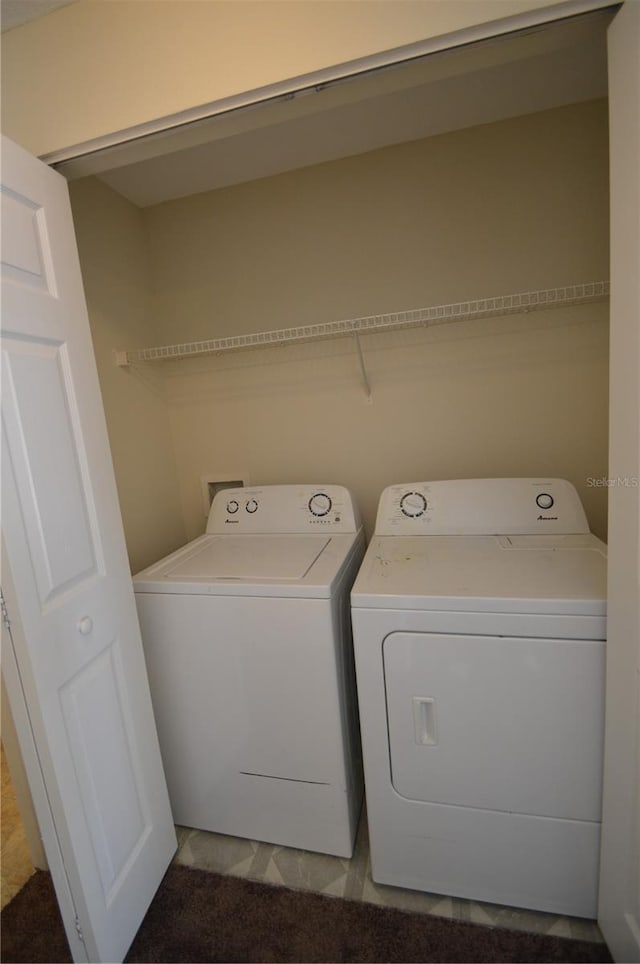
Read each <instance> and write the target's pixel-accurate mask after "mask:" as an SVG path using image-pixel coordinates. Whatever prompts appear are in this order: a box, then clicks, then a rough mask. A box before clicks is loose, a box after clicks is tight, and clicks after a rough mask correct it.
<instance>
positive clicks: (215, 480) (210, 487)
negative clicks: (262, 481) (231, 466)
mask: <svg viewBox="0 0 640 964" xmlns="http://www.w3.org/2000/svg"><path fill="white" fill-rule="evenodd" d="M200 481H201V483H202V505H203V508H204V514H205V517H206V518H209V509H210V508H211V503H212V502H213V499H214V497H215V495H216V494H217V493H218V492H220V491H221V490H222V489H239V488H244V486H246V485H248V484H249V480H248V478H246V477H245V478H242V477H235V476H233V475H232V474H229V475H216V476H212V475H207V476H203V477H202V479H201V480H200Z"/></svg>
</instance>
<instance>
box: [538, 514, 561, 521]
mask: <svg viewBox="0 0 640 964" xmlns="http://www.w3.org/2000/svg"><path fill="white" fill-rule="evenodd" d="M538 521H542V522H557V521H558V516H557V515H539V516H538Z"/></svg>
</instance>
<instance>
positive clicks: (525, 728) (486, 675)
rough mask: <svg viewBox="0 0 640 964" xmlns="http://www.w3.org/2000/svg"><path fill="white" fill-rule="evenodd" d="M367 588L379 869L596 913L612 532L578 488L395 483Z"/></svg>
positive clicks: (431, 883) (358, 625)
mask: <svg viewBox="0 0 640 964" xmlns="http://www.w3.org/2000/svg"><path fill="white" fill-rule="evenodd" d="M351 599H352V622H353V631H354V649H355V659H356V676H357V684H358V699H359V705H360V725H361V733H362V747H363V758H364V771H365V787H366V796H367V814H368V820H369V835H370V843H371V859H372V872H373V878H374V880H376V881H379V882H380V883H384V884H394V885H396V886H401V887H408V888H415V889H417V890H424V891H430V892H433V893H438V894H450V895H456V896H459V897H466V898H470V899H474V900H480V901H489V902H497V903H501V904H507V905H511V906H520V907H527V908H531V909H537V910H543V911H551V912H554V913H561V914H571V915H577V916H582V917H595V916H596V906H597V904H596V901H597V885H598V856H599V841H600V819H601V787H602V754H603V729H604V672H605V629H606V547H605V545H604V544H603V543H602V542H601V541H600V540H599V539H597V538H596V537H595V536H594V535H592V534H591V533H590V532H589V527H588V523H587V520H586V517H585V514H584V510H583V508H582V505H581V503H580V500H579V497H578V495H577V493H576V491H575V489H574V488H573V486H572V485H570V484H569V483H568V482H565V481H563V480H559V479H552V480H549V479H480V480H456V481H449V482H430V483H426V482H424V483H419V484H409V485H396V486H391V487H390V488H388V489H385V491H384V492H383V494H382V496H381V499H380V502H379V507H378V516H377V522H376V531H375V534H374V537H373V539H372V540H371V543H370V545H369V548H368V550H367V553H366V556H365V559H364V561H363V564H362V567H361V569H360V573H359V575H358V577H357V579H356V582H355V584H354V587H353V590H352V596H351Z"/></svg>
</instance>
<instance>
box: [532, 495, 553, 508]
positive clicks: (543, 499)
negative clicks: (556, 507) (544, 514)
mask: <svg viewBox="0 0 640 964" xmlns="http://www.w3.org/2000/svg"><path fill="white" fill-rule="evenodd" d="M536 505H537V506H539V508H541V509H550V508H551V506H552V505H553V496H552V495H550V494H549V493H548V492H541V493H540V495H537V496H536Z"/></svg>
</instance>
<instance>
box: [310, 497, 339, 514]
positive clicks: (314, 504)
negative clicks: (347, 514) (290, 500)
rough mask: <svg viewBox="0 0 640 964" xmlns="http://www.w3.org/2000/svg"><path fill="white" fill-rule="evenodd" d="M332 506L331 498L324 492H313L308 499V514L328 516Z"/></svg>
mask: <svg viewBox="0 0 640 964" xmlns="http://www.w3.org/2000/svg"><path fill="white" fill-rule="evenodd" d="M332 505H333V503H332V501H331V496H329V495H327V493H326V492H315V493H314V494H313V495H312V496H311V498H310V499H309V512H310V513H311V515H315V516H323V515H328V514H329V512H331V506H332Z"/></svg>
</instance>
